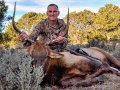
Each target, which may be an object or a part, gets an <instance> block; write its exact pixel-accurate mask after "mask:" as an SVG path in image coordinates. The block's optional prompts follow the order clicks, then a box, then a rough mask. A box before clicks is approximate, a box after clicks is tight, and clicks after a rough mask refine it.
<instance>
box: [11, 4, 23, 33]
mask: <svg viewBox="0 0 120 90" xmlns="http://www.w3.org/2000/svg"><path fill="white" fill-rule="evenodd" d="M15 12H16V2H15V4H14V12H13V17H12V26H13V28H14V30H15V31H16V32H18V33H19V34H20V33H21V31H20V30H19V29H18V28H17V27H16V25H15V21H14V18H15Z"/></svg>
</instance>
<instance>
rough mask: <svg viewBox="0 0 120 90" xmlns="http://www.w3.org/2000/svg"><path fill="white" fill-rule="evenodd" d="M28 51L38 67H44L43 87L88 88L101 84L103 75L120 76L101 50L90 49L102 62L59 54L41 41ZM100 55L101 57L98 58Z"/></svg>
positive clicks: (119, 72)
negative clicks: (99, 77)
mask: <svg viewBox="0 0 120 90" xmlns="http://www.w3.org/2000/svg"><path fill="white" fill-rule="evenodd" d="M27 49H28V51H29V53H30V54H31V56H32V57H33V58H34V59H35V60H36V64H37V66H39V65H43V66H44V74H45V77H44V79H43V82H42V83H41V85H44V84H50V85H59V86H62V87H68V86H73V85H75V86H88V85H92V84H93V83H96V82H99V79H98V76H100V75H101V74H103V73H107V72H112V73H114V74H116V75H118V76H120V71H119V70H118V69H116V68H114V67H112V66H110V65H109V64H108V63H107V61H108V60H107V59H108V56H109V54H106V53H103V52H102V51H100V50H101V49H100V50H97V49H96V48H94V49H92V48H90V49H91V50H90V51H92V52H93V53H94V52H96V53H97V58H100V59H102V61H95V60H90V59H88V58H86V57H84V56H81V55H75V54H71V53H70V52H68V51H64V52H59V53H58V52H55V51H53V50H51V49H49V47H48V46H47V45H45V44H44V43H42V42H41V41H36V42H35V43H33V44H32V45H31V46H30V47H28V48H27ZM88 53H89V52H88ZM94 54H95V53H94ZM98 54H100V56H101V57H98V56H99V55H98ZM93 56H95V55H93ZM102 56H103V58H102ZM103 59H106V60H103ZM34 64H35V63H34ZM36 64H35V66H36ZM33 66H34V65H33Z"/></svg>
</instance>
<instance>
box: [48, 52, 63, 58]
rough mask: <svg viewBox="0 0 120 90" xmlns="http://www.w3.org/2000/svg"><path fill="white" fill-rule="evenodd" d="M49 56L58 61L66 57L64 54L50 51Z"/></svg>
mask: <svg viewBox="0 0 120 90" xmlns="http://www.w3.org/2000/svg"><path fill="white" fill-rule="evenodd" d="M48 56H49V57H50V58H56V59H59V58H62V57H63V56H64V55H63V54H60V53H58V52H53V51H50V52H49V54H48Z"/></svg>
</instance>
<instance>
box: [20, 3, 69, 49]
mask: <svg viewBox="0 0 120 90" xmlns="http://www.w3.org/2000/svg"><path fill="white" fill-rule="evenodd" d="M46 14H47V16H48V18H47V19H45V20H43V21H41V22H39V23H38V24H37V25H36V26H35V28H34V29H33V32H32V33H31V35H30V36H27V34H26V33H25V32H22V33H21V35H20V36H21V38H22V40H24V41H25V40H26V39H27V38H28V37H29V38H30V39H32V40H34V41H35V40H36V39H37V38H38V37H39V36H40V37H39V38H40V39H43V40H44V41H46V43H50V42H52V44H49V45H50V48H51V49H55V50H57V51H59V48H61V47H62V48H64V47H66V45H67V43H68V39H67V37H68V36H67V29H68V26H67V25H66V24H65V22H64V21H63V20H62V19H59V18H58V16H59V14H60V12H59V9H58V6H57V5H56V4H50V5H48V7H47V13H46ZM41 36H42V37H41Z"/></svg>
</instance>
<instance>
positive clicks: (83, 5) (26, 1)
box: [5, 0, 120, 20]
mask: <svg viewBox="0 0 120 90" xmlns="http://www.w3.org/2000/svg"><path fill="white" fill-rule="evenodd" d="M15 1H16V2H17V10H16V20H18V19H19V18H20V17H21V16H22V15H23V14H25V13H27V12H31V11H34V12H38V13H39V12H41V13H46V8H47V5H49V4H50V3H55V4H57V5H58V6H59V10H60V16H59V18H63V17H64V16H65V15H66V14H67V9H68V7H69V9H70V12H73V11H76V12H80V11H83V10H84V9H87V10H91V11H92V12H97V11H98V10H99V8H100V7H103V6H104V5H105V4H107V3H111V4H114V5H116V6H119V7H120V0H5V2H6V4H7V5H8V14H9V15H12V13H13V6H14V2H15Z"/></svg>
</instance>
